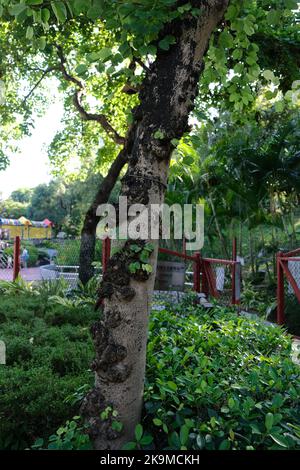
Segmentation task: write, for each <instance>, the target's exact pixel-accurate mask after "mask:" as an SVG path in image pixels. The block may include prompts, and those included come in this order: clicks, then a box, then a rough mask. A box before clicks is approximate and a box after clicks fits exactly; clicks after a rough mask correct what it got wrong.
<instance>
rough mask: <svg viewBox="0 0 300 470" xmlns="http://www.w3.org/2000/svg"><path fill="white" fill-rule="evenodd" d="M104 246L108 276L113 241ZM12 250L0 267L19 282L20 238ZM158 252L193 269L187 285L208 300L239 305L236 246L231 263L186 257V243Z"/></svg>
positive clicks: (195, 254)
mask: <svg viewBox="0 0 300 470" xmlns="http://www.w3.org/2000/svg"><path fill="white" fill-rule="evenodd" d="M102 243H103V245H102V272H105V271H106V269H107V263H108V261H109V258H110V254H111V240H110V239H109V238H106V239H104V240H103V242H102ZM12 246H13V248H14V249H13V256H11V259H8V257H7V256H6V257H5V258H4V255H3V258H2V265H0V269H1V276H0V278H1V279H6V280H16V279H17V277H18V276H19V274H20V250H21V246H20V237H16V238H15V240H14V245H12ZM159 251H160V253H164V254H166V255H169V256H171V257H174V258H175V259H181V260H184V261H186V262H187V263H189V265H190V266H192V271H191V272H187V273H186V274H187V275H190V276H191V277H192V279H191V281H192V282H190V283H189V282H187V283H186V285H188V286H190V287H191V288H192V290H194V291H195V292H197V293H200V292H203V293H204V294H206V296H207V298H215V299H218V300H219V302H220V303H224V304H238V303H239V300H240V291H241V282H240V279H241V272H240V263H239V262H237V261H236V253H235V245H234V247H233V259H232V260H226V259H216V258H204V257H202V256H201V253H198V252H196V253H193V254H187V252H186V249H185V242H183V251H182V252H179V251H173V250H169V249H167V248H159ZM3 252H4V250H3ZM0 261H1V259H0ZM0 264H1V263H0Z"/></svg>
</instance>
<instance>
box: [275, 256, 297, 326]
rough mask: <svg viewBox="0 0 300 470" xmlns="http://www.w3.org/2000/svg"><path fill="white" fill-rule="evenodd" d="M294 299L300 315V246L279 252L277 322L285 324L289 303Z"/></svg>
mask: <svg viewBox="0 0 300 470" xmlns="http://www.w3.org/2000/svg"><path fill="white" fill-rule="evenodd" d="M290 301H293V310H294V309H295V308H296V309H297V307H298V310H299V315H300V248H298V249H296V250H293V251H289V252H287V253H282V252H279V253H277V323H278V324H279V325H285V324H286V321H287V318H286V313H287V312H286V310H287V303H288V302H290Z"/></svg>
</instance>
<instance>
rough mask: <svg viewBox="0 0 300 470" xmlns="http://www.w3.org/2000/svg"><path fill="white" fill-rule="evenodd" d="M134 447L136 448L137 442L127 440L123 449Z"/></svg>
mask: <svg viewBox="0 0 300 470" xmlns="http://www.w3.org/2000/svg"><path fill="white" fill-rule="evenodd" d="M133 449H136V442H127V443H126V444H124V445H123V447H122V450H133Z"/></svg>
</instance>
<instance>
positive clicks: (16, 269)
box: [13, 237, 21, 281]
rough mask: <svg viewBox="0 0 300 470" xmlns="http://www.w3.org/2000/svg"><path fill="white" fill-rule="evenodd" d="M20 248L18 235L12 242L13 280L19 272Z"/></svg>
mask: <svg viewBox="0 0 300 470" xmlns="http://www.w3.org/2000/svg"><path fill="white" fill-rule="evenodd" d="M20 248H21V241H20V237H16V238H15V243H14V271H13V280H14V281H15V280H16V279H17V277H18V276H19V274H20V264H21V263H20Z"/></svg>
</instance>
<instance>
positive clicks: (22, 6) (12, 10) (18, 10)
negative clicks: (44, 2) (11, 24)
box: [9, 3, 27, 16]
mask: <svg viewBox="0 0 300 470" xmlns="http://www.w3.org/2000/svg"><path fill="white" fill-rule="evenodd" d="M26 9H27V5H25V4H24V3H18V4H17V5H13V6H12V7H11V8H10V9H9V13H10V14H11V15H13V16H18V15H19V14H20V13H22V12H23V11H24V10H26Z"/></svg>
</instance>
